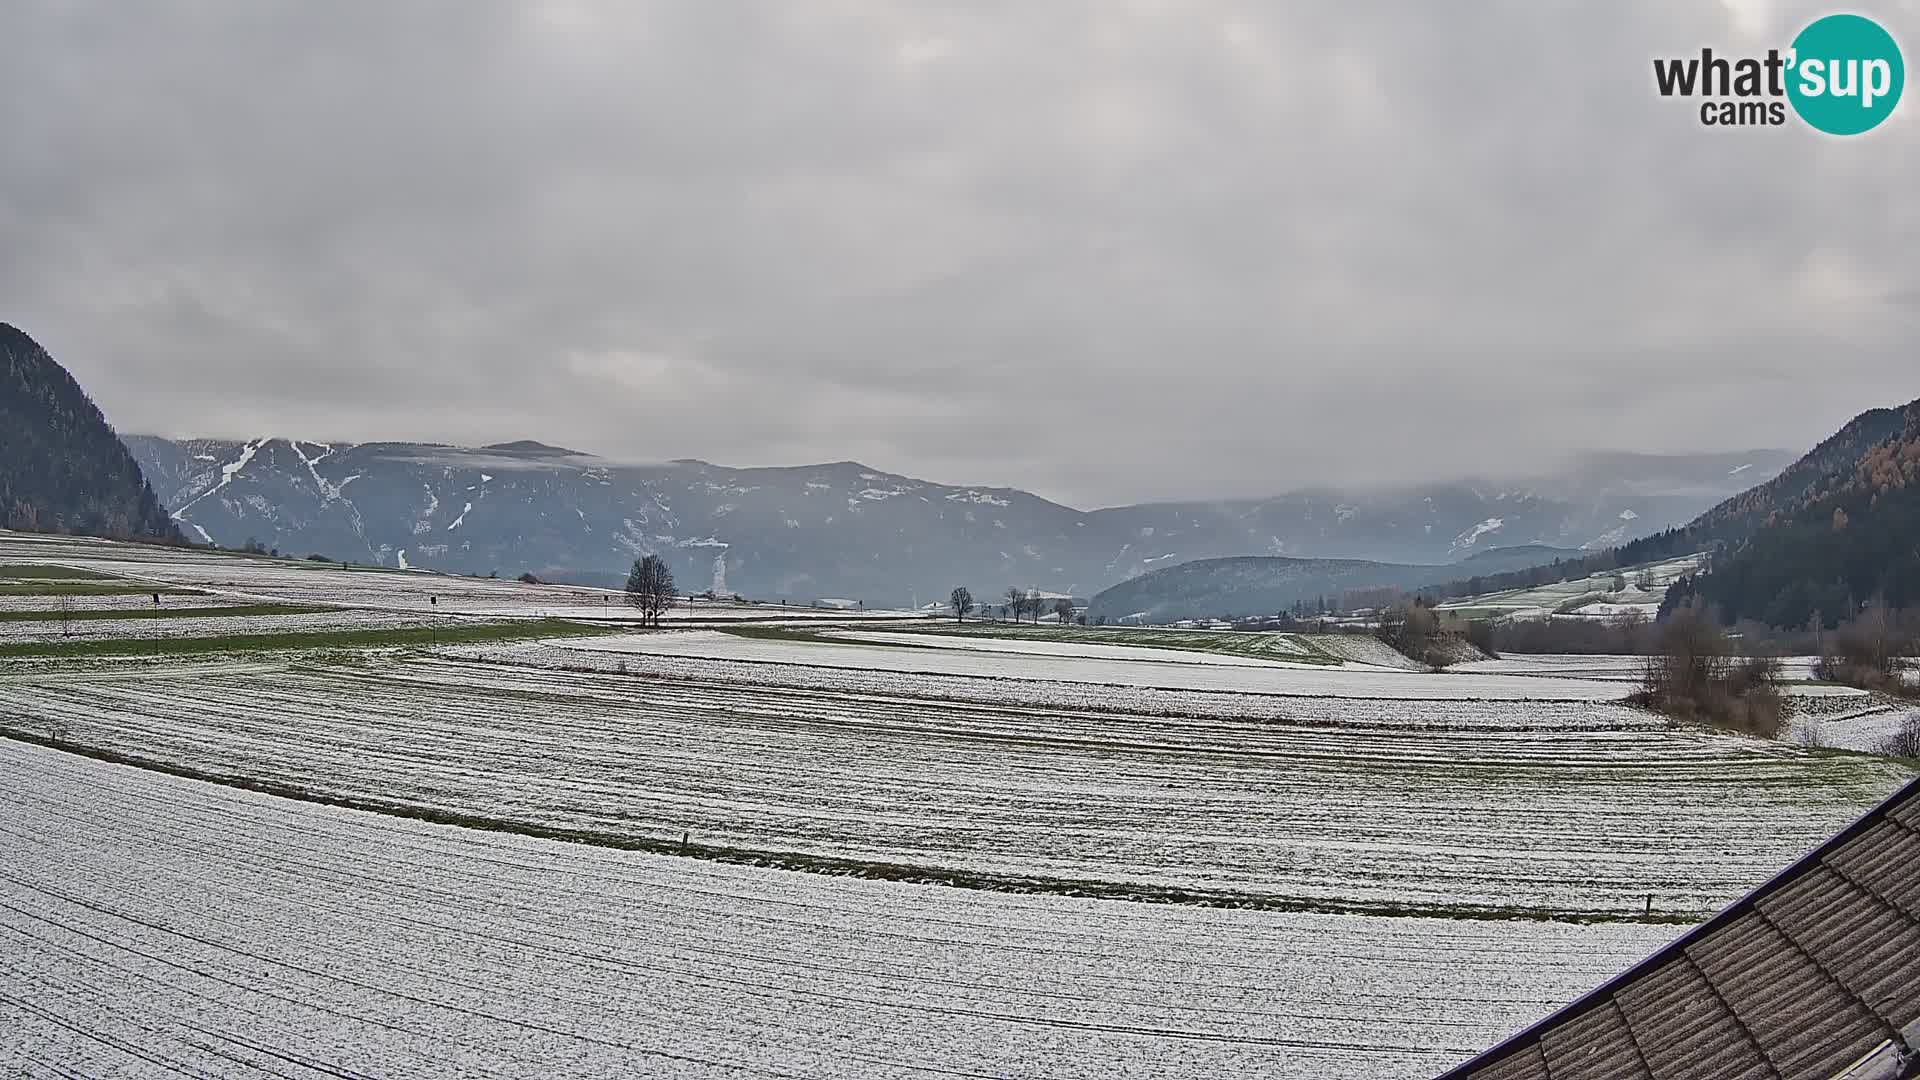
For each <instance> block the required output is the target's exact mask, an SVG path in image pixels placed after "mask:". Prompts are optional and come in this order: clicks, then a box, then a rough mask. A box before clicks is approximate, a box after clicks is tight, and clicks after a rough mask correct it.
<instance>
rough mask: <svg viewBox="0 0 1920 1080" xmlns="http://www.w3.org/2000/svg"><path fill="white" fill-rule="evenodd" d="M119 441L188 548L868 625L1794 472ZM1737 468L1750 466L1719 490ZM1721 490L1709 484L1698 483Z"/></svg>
mask: <svg viewBox="0 0 1920 1080" xmlns="http://www.w3.org/2000/svg"><path fill="white" fill-rule="evenodd" d="M125 441H126V443H127V445H128V446H129V448H130V449H132V451H133V453H134V456H135V458H136V459H137V460H138V461H139V462H140V465H141V467H142V468H143V469H144V470H145V472H146V474H147V477H148V479H149V481H150V482H151V483H152V485H153V487H154V490H155V491H156V492H157V493H159V495H160V496H161V498H162V499H163V500H164V501H165V502H166V504H167V505H168V507H170V508H171V509H172V511H173V514H174V516H175V518H176V519H177V520H178V521H179V522H180V524H181V528H182V530H183V531H184V532H185V533H186V534H187V535H188V536H189V537H190V538H193V539H204V540H208V541H211V542H215V543H218V544H221V545H223V546H227V547H237V546H239V545H241V544H243V543H245V542H246V541H247V540H249V539H257V540H258V541H259V542H261V543H262V544H265V545H267V546H269V547H273V548H278V549H280V550H281V551H282V552H286V553H292V554H297V555H305V554H308V553H319V554H324V555H327V556H329V557H331V558H334V559H348V560H352V561H355V562H371V563H379V564H384V565H388V566H401V565H405V566H413V567H426V568H433V569H440V570H448V571H455V572H460V573H483V574H484V573H499V574H501V575H503V576H508V575H514V574H519V573H521V572H522V571H531V572H532V573H534V574H537V575H539V576H541V577H543V578H561V579H566V580H575V581H593V582H601V583H614V582H617V581H619V580H622V579H623V578H624V576H625V572H626V568H627V566H628V565H630V564H631V562H632V560H633V559H634V558H635V557H636V556H637V555H640V554H648V553H658V554H660V555H663V556H665V557H666V558H667V559H668V560H669V561H670V562H671V563H672V565H673V570H674V574H675V576H676V578H677V579H678V580H679V582H680V584H681V585H682V587H691V588H693V589H696V590H697V589H704V588H707V587H709V586H711V587H713V588H715V589H717V590H720V591H728V592H740V593H743V594H746V595H749V596H753V597H756V598H767V599H780V598H786V599H791V600H796V601H807V600H811V599H814V598H818V597H825V596H832V597H854V598H859V599H861V600H864V601H865V602H866V603H868V604H870V605H879V604H887V605H903V604H906V603H909V602H911V601H914V600H919V601H922V602H924V601H927V600H929V599H934V598H939V597H944V596H945V595H946V593H947V591H948V590H949V589H951V588H952V587H953V586H955V585H967V586H968V587H970V588H971V589H972V590H973V592H974V595H975V596H978V597H983V598H984V597H987V596H991V595H995V594H997V593H998V592H999V591H1001V590H1003V589H1004V588H1006V587H1007V586H1008V585H1021V586H1040V587H1044V588H1048V589H1053V590H1056V591H1059V592H1063V593H1071V594H1073V595H1079V596H1088V595H1091V594H1092V593H1094V592H1097V591H1099V590H1100V589H1102V588H1105V587H1107V586H1109V585H1112V584H1114V583H1115V582H1119V581H1123V580H1126V579H1128V578H1130V577H1133V576H1136V575H1138V574H1141V573H1144V572H1146V571H1149V570H1153V569H1157V568H1160V567H1164V566H1170V565H1173V564H1175V563H1179V562H1185V561H1188V560H1191V559H1198V558H1213V557H1220V556H1229V555H1291V556H1316V557H1318V556H1326V557H1334V556H1338V557H1349V558H1366V559H1379V560H1384V561H1393V562H1403V563H1442V562H1450V561H1454V560H1456V559H1460V558H1463V557H1466V556H1470V555H1472V554H1474V553H1475V552H1478V551H1483V550H1486V549H1487V548H1490V547H1503V546H1512V545H1518V544H1527V543H1534V542H1539V543H1545V544H1550V545H1555V546H1563V547H1578V546H1581V545H1586V544H1610V543H1617V542H1619V541H1620V540H1621V539H1626V538H1631V537H1634V536H1640V535H1645V534H1646V533H1649V532H1654V531H1658V530H1660V529H1663V528H1666V527H1668V526H1670V525H1673V524H1677V523H1679V522H1683V521H1686V520H1688V519H1690V518H1691V517H1692V516H1693V515H1695V514H1697V513H1699V512H1700V511H1701V510H1702V509H1704V508H1705V507H1706V506H1708V505H1711V504H1712V503H1714V502H1716V501H1718V500H1719V499H1720V498H1722V497H1724V496H1725V495H1727V494H1729V493H1731V492H1733V491H1737V490H1740V489H1741V488H1744V487H1746V486H1749V485H1751V484H1753V483H1758V482H1760V481H1762V480H1764V479H1766V478H1767V477H1769V476H1772V475H1773V474H1774V473H1775V472H1777V471H1778V469H1779V467H1780V466H1781V465H1782V464H1784V461H1783V460H1782V459H1783V458H1784V455H1777V454H1774V453H1773V452H1769V451H1761V452H1756V453H1754V454H1751V455H1736V457H1738V460H1731V459H1728V460H1726V461H1723V460H1720V458H1719V457H1713V458H1712V460H1707V459H1706V458H1697V459H1684V460H1683V459H1672V458H1630V459H1625V460H1616V461H1614V462H1613V463H1612V465H1611V466H1610V467H1601V466H1598V465H1594V466H1583V468H1582V469H1581V470H1577V471H1575V472H1572V473H1569V474H1567V475H1564V476H1559V477H1550V478H1546V479H1542V480H1536V481H1530V482H1528V483H1527V484H1525V485H1519V486H1515V485H1503V486H1498V487H1495V486H1492V485H1476V484H1468V483H1457V484H1438V485H1431V486H1427V487H1422V488H1419V489H1412V490H1403V491H1397V492H1391V493H1374V494H1366V493H1355V492H1298V493H1294V494H1289V495H1282V496H1277V497H1274V498H1271V499H1258V500H1230V501H1224V502H1191V503H1148V504H1141V505H1135V506H1123V507H1115V508H1110V509H1104V510H1093V511H1081V510H1076V509H1073V508H1071V507H1067V506H1062V505H1060V504H1058V503H1054V502H1050V501H1048V500H1046V499H1043V498H1040V497H1039V496H1036V495H1033V494H1030V493H1028V492H1024V491H1019V490H1017V489H1012V488H999V487H968V486H956V485H949V484H937V483H931V482H928V481H924V480H916V479H913V478H911V477H906V476H900V475H896V474H893V473H885V472H880V471H878V470H876V469H872V468H869V467H867V466H864V465H860V464H857V463H854V462H835V463H832V464H825V465H804V466H793V467H780V468H728V467H724V466H719V465H710V464H707V463H705V462H700V461H670V462H665V463H659V464H638V465H637V464H623V463H616V462H612V461H609V460H606V459H602V458H598V457H594V456H592V455H588V454H582V453H577V452H574V451H571V450H565V449H561V448H558V447H553V446H547V445H543V444H541V443H536V442H516V443H503V444H498V445H493V446H485V447H478V448H469V447H452V446H436V445H428V444H420V443H363V444H345V443H324V442H310V441H305V440H288V439H284V438H262V439H254V440H248V441H245V442H234V441H230V440H211V439H187V440H172V439H162V438H156V437H152V436H140V435H134V436H128V437H127V438H126V440H125ZM1740 464H1747V465H1749V467H1748V468H1746V469H1743V470H1739V471H1738V473H1737V475H1734V476H1728V475H1727V473H1728V470H1729V469H1730V468H1732V467H1733V466H1735V465H1740ZM1715 473H1717V474H1718V476H1719V478H1720V483H1719V485H1718V486H1717V487H1716V486H1715V485H1713V484H1709V483H1706V482H1705V480H1704V479H1703V478H1705V477H1707V476H1708V475H1709V474H1715ZM1674 488H1679V489H1680V490H1679V491H1677V492H1675V491H1673V490H1671V489H1674ZM1709 489H1711V490H1709Z"/></svg>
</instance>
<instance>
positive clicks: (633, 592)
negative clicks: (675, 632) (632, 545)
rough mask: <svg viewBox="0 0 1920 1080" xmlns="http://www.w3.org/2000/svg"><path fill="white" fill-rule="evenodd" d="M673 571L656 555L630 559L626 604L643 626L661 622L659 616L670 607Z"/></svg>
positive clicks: (671, 603)
mask: <svg viewBox="0 0 1920 1080" xmlns="http://www.w3.org/2000/svg"><path fill="white" fill-rule="evenodd" d="M673 600H674V591H673V571H672V570H671V569H669V568H668V567H667V562H666V560H665V559H662V558H661V557H660V556H658V555H648V556H646V557H645V558H641V559H635V560H634V561H633V570H632V571H631V572H630V573H628V574H627V603H628V604H631V605H632V606H633V608H634V610H636V611H638V612H639V613H640V622H641V625H643V626H658V625H660V616H661V615H663V614H665V613H666V610H667V609H668V608H669V607H672V606H673Z"/></svg>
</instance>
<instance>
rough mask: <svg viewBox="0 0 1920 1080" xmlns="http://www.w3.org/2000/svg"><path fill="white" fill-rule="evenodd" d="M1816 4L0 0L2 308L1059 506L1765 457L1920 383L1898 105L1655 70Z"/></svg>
mask: <svg viewBox="0 0 1920 1080" xmlns="http://www.w3.org/2000/svg"><path fill="white" fill-rule="evenodd" d="M1826 10H1827V9H1826V8H1824V7H1804V6H1793V5H1772V4H1764V3H1758V4H1755V3H1738V4H1735V3H1725V4H1722V3H1703V4H1677V3H1668V2H1652V3H1645V4H1640V5H1626V4H1614V3H1606V4H1600V3H1595V4H1590V5H1585V6H1581V7H1575V6H1573V5H1563V4H1557V3H1543V2H1540V0H1525V2H1520V3H1514V4H1512V5H1504V6H1496V5H1493V4H1435V3H1430V2H1424V0H1413V2H1407V3H1395V4H1387V3H1377V4H1371V3H1360V4H1354V3H1328V4H1325V5H1324V6H1320V7H1318V8H1317V9H1315V8H1313V7H1311V6H1310V5H1304V4H1287V5H1279V4H1271V3H1264V2H1262V3H1246V4H1219V3H1204V2H1195V0H1179V2H1174V0H1167V2H1164V3H1140V4H1126V3H1118V2H1115V0H1089V2H1087V3H1085V4H1069V3H1066V2H1053V0H1048V2H1044V3H1005V4H992V3H977V2H970V3H964V4H954V5H951V6H944V5H935V4H930V3H904V4H903V3H878V2H875V3H870V4H865V3H826V2H815V0H809V2H806V3H784V2H778V3H777V2H774V0H767V2H764V3H753V2H744V0H743V2H733V0H718V2H713V0H685V2H682V3H640V2H633V0H620V2H609V3H606V4H586V3H552V4H545V5H538V4H533V3H526V4H518V3H513V4H510V3H486V2H477V0H456V2H448V3H427V2H419V0H394V2H391V3H386V2H365V3H359V2H354V3H345V4H320V3H306V2H301V3H289V4H286V5H277V4H271V3H266V2H259V0H232V2H228V3H219V2H212V3H204V2H196V3H177V4H170V3H165V2H154V3H140V4H118V3H98V4H74V3H66V2H49V3H45V4H42V3H38V2H36V0H6V2H5V3H4V4H0V41H4V42H6V47H5V53H6V59H5V61H4V63H0V320H4V321H9V322H13V323H15V324H17V325H19V326H20V327H21V328H22V329H24V330H26V331H27V332H28V333H30V334H32V335H34V336H35V337H36V338H37V339H38V340H39V341H40V342H41V343H42V344H43V345H45V346H46V347H47V348H48V350H49V351H51V352H52V353H53V355H54V356H55V358H56V359H58V360H60V361H61V362H62V363H64V364H65V365H66V366H67V367H68V368H69V369H70V370H72V371H73V372H74V373H75V375H76V376H77V377H78V378H79V379H80V381H81V383H82V384H83V385H84V386H85V387H86V388H87V389H88V390H89V391H90V392H91V393H92V394H93V395H94V397H95V398H96V400H98V401H99V402H100V403H101V406H102V407H103V408H104V409H105V410H106V412H107V415H108V417H109V419H110V420H112V421H113V422H114V423H115V425H116V426H117V427H119V428H120V429H121V430H122V431H153V432H158V433H162V434H172V435H188V434H196V435H199V434H204V435H227V436H249V435H255V434H277V435H286V436H296V437H304V438H311V439H320V440H329V439H332V440H355V441H360V440H372V439H395V440H434V441H445V442H460V443H479V442H494V441H501V440H507V439H516V438H536V439H540V440H543V441H546V442H551V443H557V444H562V445H567V446H572V447H576V448H579V449H584V450H590V451H593V452H597V453H600V454H604V455H608V456H614V457H620V458H627V459H660V458H671V457H700V458H705V459H708V460H712V461H718V462H722V463H727V464H741V465H764V464H797V463H802V462H811V461H825V460H837V459H842V458H855V459H859V460H861V461H864V462H866V463H868V464H869V465H873V466H877V467H881V468H885V469H888V470H892V471H898V472H905V473H909V474H913V475H917V476H921V477H924V478H927V479H933V480H941V481H947V482H955V483H990V484H1005V485H1012V486H1019V487H1025V488H1029V489H1031V490H1034V491H1037V492H1039V493H1041V494H1044V495H1047V496H1050V497H1053V498H1057V499H1060V500H1062V501H1066V502H1069V503H1072V504H1075V505H1080V506H1093V505H1103V504H1112V503H1117V502H1125V501H1133V500H1138V499H1146V498H1158V497H1171V496H1188V497H1214V496H1227V495H1245V494H1267V493H1272V492H1276V491H1280V490H1284V489H1287V488H1290V487H1295V486H1300V485H1306V484H1314V483H1321V482H1340V483H1395V482H1400V481H1418V480H1423V479H1432V478H1438V477H1442V476H1447V475H1453V474H1460V473H1468V472H1514V471H1527V470H1530V469H1533V468H1536V467H1538V466H1540V465H1542V464H1543V463H1545V462H1548V461H1551V460H1552V458H1553V457H1554V456H1556V455H1559V454H1563V453H1565V452H1567V451H1571V450H1578V449H1585V448H1633V449H1648V450H1669V449H1720V448H1726V449H1733V448H1745V447H1752V446H1786V447H1796V448H1797V447H1802V446H1805V445H1810V444H1811V443H1812V442H1813V441H1815V440H1817V439H1818V438H1820V437H1821V436H1823V435H1825V434H1827V433H1829V432H1830V431H1831V430H1832V429H1834V428H1835V427H1837V426H1838V425H1839V424H1841V423H1842V422H1844V421H1845V420H1846V419H1847V418H1848V417H1850V416H1852V415H1853V414H1855V413H1857V412H1858V411H1860V410H1862V409H1864V408H1868V407H1871V406H1874V405H1881V404H1894V403H1898V402H1904V401H1907V400H1910V399H1912V398H1914V397H1917V396H1920V349H1916V345H1920V254H1917V253H1920V198H1916V191H1920V122H1916V118H1915V113H1916V111H1920V99H1915V100H1908V101H1905V102H1903V103H1902V104H1901V106H1900V107H1899V108H1898V109H1897V110H1896V111H1895V113H1894V115H1893V117H1892V119H1891V120H1889V121H1888V122H1887V123H1886V124H1885V125H1883V126H1882V127H1881V128H1880V129H1879V130H1877V131H1875V132H1873V133H1870V134H1869V135H1866V136H1862V137H1857V138H1852V139H1836V138H1827V137H1822V136H1819V135H1816V134H1814V133H1813V132H1812V131H1811V130H1810V129H1808V128H1806V127H1804V126H1801V125H1799V124H1798V123H1797V122H1793V123H1789V124H1788V125H1787V126H1785V127H1780V128H1747V129H1731V130H1715V129H1710V128H1703V127H1702V126H1701V125H1700V123H1699V120H1698V116H1697V110H1696V107H1695V106H1694V105H1690V104H1687V103H1684V102H1680V101H1673V100H1662V99H1660V98H1658V97H1657V96H1656V94H1655V93H1654V90H1653V80H1652V67H1651V59H1652V58H1653V57H1654V56H1656V55H1661V56H1675V55H1685V54H1688V53H1694V54H1697V53H1698V50H1699V49H1700V47H1701V46H1702V45H1713V46H1715V48H1716V49H1717V50H1718V51H1721V52H1734V53H1741V52H1749V53H1763V52H1764V51H1765V49H1766V48H1767V47H1768V46H1770V45H1777V46H1780V47H1785V45H1786V44H1787V43H1788V41H1790V39H1791V38H1792V36H1793V34H1794V33H1795V32H1796V31H1797V30H1798V29H1799V27H1800V26H1802V25H1803V24H1804V23H1805V22H1807V21H1808V19H1809V18H1810V17H1812V16H1813V15H1816V14H1821V13H1824V12H1825V11H1826ZM1860 10H1861V11H1862V12H1863V13H1865V14H1869V15H1872V16H1874V17H1876V18H1878V19H1879V20H1880V21H1881V22H1882V23H1883V24H1884V25H1886V26H1888V28H1889V29H1891V30H1892V31H1893V33H1894V34H1895V35H1896V36H1897V37H1899V38H1900V39H1901V40H1902V41H1903V43H1905V44H1906V46H1907V53H1908V56H1907V59H1908V63H1909V65H1910V66H1912V65H1914V64H1915V63H1916V61H1920V55H1916V53H1915V49H1916V44H1915V43H1917V42H1920V9H1917V8H1916V5H1915V4H1913V3H1900V4H1894V3H1888V2H1884V0H1880V2H1876V3H1875V5H1874V6H1873V7H1871V8H1870V9H1869V8H1862V9H1860ZM1909 97H1910V98H1913V97H1914V95H1912V94H1910V95H1909Z"/></svg>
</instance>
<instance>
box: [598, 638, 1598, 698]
mask: <svg viewBox="0 0 1920 1080" xmlns="http://www.w3.org/2000/svg"><path fill="white" fill-rule="evenodd" d="M928 636H929V637H931V636H932V635H928ZM913 640H914V642H915V643H918V641H919V639H918V638H917V637H916V638H914V639H913ZM955 640H961V641H965V640H967V639H955ZM577 647H578V648H580V649H583V650H598V651H602V652H614V653H631V654H646V655H653V656H680V657H690V658H701V659H720V660H740V661H756V662H760V663H770V664H783V665H789V664H799V665H809V666H816V667H839V668H849V669H853V670H860V671H892V672H900V673H903V674H916V675H958V676H973V677H978V678H993V679H1037V680H1049V681H1056V682H1080V683H1096V684H1105V685H1112V686H1138V687H1158V688H1164V689H1171V690H1215V691H1231V692H1237V693H1251V694H1301V695H1324V696H1337V697H1383V698H1406V699H1433V700H1446V699H1455V700H1457V699H1464V698H1474V699H1510V700H1517V699H1541V700H1559V701H1614V700H1618V699H1620V698H1622V697H1624V696H1625V695H1626V693H1627V689H1626V688H1624V687H1621V686H1620V685H1618V684H1616V683H1609V682H1602V681H1595V680H1586V679H1568V678H1511V677H1507V676H1504V675H1477V674H1453V673H1430V672H1414V671H1402V670H1393V669H1388V668H1378V667H1373V666H1371V665H1368V666H1342V667H1329V666H1325V665H1321V666H1307V665H1290V664H1289V665H1283V664H1279V663H1272V662H1268V663H1263V664H1259V665H1257V666H1245V665H1244V664H1241V665H1235V664H1221V663H1213V664H1208V663H1204V662H1201V663H1187V664H1176V663H1170V662H1167V661H1165V660H1162V659H1161V658H1159V657H1158V656H1156V657H1155V659H1153V660H1134V659H1124V660H1122V659H1113V658H1110V657H1108V656H1107V655H1102V654H1099V653H1096V654H1094V655H1075V656H1061V655H1035V654H1033V653H1028V652H1010V653H1000V652H988V651H985V650H966V649H952V648H926V647H921V648H908V647H899V646H897V645H896V646H889V645H885V644H875V643H865V644H863V643H855V642H841V641H804V640H787V639H770V638H747V637H739V636H736V635H733V634H728V633H725V632H723V631H718V630H695V631H686V632H679V633H655V634H632V635H621V636H616V637H604V638H594V639H592V640H591V641H585V642H581V643H580V644H579V645H578V646H577ZM1082 648H1087V649H1095V650H1099V649H1102V648H1103V647H1102V646H1083V647H1082ZM1105 648H1111V647H1105ZM1157 651H1165V652H1168V653H1169V654H1170V655H1171V650H1157ZM1184 655H1193V656H1199V657H1201V658H1202V659H1203V660H1204V658H1205V657H1206V655H1207V654H1184ZM1230 659H1231V658H1230Z"/></svg>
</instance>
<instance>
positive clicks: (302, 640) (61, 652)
mask: <svg viewBox="0 0 1920 1080" xmlns="http://www.w3.org/2000/svg"><path fill="white" fill-rule="evenodd" d="M623 629H624V628H623V627H607V626H589V625H587V624H585V623H577V622H569V621H567V620H565V619H535V620H529V621H522V622H500V623H467V622H457V623H448V624H446V625H444V626H407V627H389V628H385V629H378V628H375V629H367V630H316V631H312V632H310V633H304V634H303V633H299V632H297V631H291V630H290V631H285V632H282V633H271V634H225V635H221V636H217V637H191V638H113V639H109V640H106V641H19V642H7V643H5V644H0V658H7V657H22V656H48V657H84V656H192V655H201V654H205V653H233V652H287V651H290V650H294V649H355V648H379V647H382V646H395V645H463V644H473V643H475V642H483V641H522V640H525V639H527V638H543V637H583V636H586V635H591V634H609V633H620V632H621V631H622V630H623Z"/></svg>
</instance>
